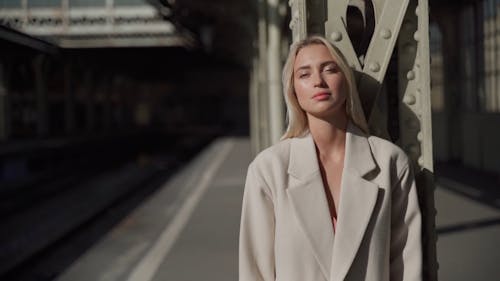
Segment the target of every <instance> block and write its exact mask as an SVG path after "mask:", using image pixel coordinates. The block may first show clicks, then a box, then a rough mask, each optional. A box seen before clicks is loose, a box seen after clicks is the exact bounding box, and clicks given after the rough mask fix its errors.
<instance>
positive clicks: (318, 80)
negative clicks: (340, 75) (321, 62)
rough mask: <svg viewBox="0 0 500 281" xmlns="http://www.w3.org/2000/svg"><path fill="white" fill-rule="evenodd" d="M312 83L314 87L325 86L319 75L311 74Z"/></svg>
mask: <svg viewBox="0 0 500 281" xmlns="http://www.w3.org/2000/svg"><path fill="white" fill-rule="evenodd" d="M313 83H314V86H315V87H322V86H324V85H325V80H324V79H323V75H321V73H314V74H313Z"/></svg>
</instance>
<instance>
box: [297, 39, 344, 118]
mask: <svg viewBox="0 0 500 281" xmlns="http://www.w3.org/2000/svg"><path fill="white" fill-rule="evenodd" d="M293 85H294V89H295V94H296V95H297V100H298V102H299V105H300V107H301V108H302V109H303V110H304V111H305V112H306V113H307V114H308V115H313V116H316V117H321V118H325V117H328V118H329V117H334V116H336V115H338V114H346V113H345V112H346V111H345V102H346V96H347V94H346V91H345V77H344V74H343V73H342V71H341V70H340V68H339V67H338V65H337V62H336V60H335V58H334V57H333V56H332V55H331V54H330V52H329V50H328V48H327V47H326V46H324V45H322V44H314V45H309V46H306V47H304V48H302V49H301V50H300V51H299V52H298V53H297V57H296V58H295V62H294V67H293Z"/></svg>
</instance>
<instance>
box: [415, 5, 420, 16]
mask: <svg viewBox="0 0 500 281" xmlns="http://www.w3.org/2000/svg"><path fill="white" fill-rule="evenodd" d="M419 13H420V7H419V6H417V7H415V15H416V16H418V14H419Z"/></svg>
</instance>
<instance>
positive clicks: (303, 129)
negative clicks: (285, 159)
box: [281, 35, 368, 139]
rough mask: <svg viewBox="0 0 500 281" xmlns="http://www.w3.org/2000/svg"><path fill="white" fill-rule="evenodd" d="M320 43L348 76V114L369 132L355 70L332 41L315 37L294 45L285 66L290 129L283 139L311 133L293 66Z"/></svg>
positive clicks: (284, 86)
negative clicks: (306, 50)
mask: <svg viewBox="0 0 500 281" xmlns="http://www.w3.org/2000/svg"><path fill="white" fill-rule="evenodd" d="M318 44H319V45H324V46H325V47H326V48H327V49H328V51H329V52H330V54H331V55H332V57H333V58H334V59H335V60H336V61H337V65H338V66H339V68H340V70H341V71H342V73H343V74H344V77H345V80H346V84H347V87H346V90H347V100H346V112H347V116H348V118H350V120H351V121H352V122H353V123H354V124H355V125H356V126H358V127H359V128H361V130H363V131H364V132H365V133H368V125H367V123H366V119H365V115H364V113H363V109H362V107H361V102H360V100H359V94H358V89H357V87H356V81H355V79H354V73H353V71H352V70H351V68H350V67H349V65H348V64H347V61H346V59H345V58H344V57H343V56H342V54H341V53H340V51H338V50H337V48H336V47H335V46H333V45H332V44H331V43H330V42H328V40H327V39H325V38H324V37H321V36H317V35H315V36H310V37H307V38H306V39H303V40H300V41H298V42H295V43H294V44H292V46H290V52H289V53H288V58H287V59H286V62H285V66H284V67H283V94H284V96H285V101H286V107H287V121H288V126H287V129H286V132H285V134H284V135H283V136H282V137H281V139H287V138H293V137H300V136H303V135H304V134H306V133H307V132H308V131H309V124H308V122H307V115H306V113H305V112H304V110H303V109H302V108H301V107H300V105H299V101H298V100H297V95H296V94H295V89H294V86H293V66H294V64H295V58H296V57H297V54H298V53H299V51H300V50H301V49H303V48H304V47H307V46H310V45H318Z"/></svg>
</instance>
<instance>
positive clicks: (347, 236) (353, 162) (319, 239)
mask: <svg viewBox="0 0 500 281" xmlns="http://www.w3.org/2000/svg"><path fill="white" fill-rule="evenodd" d="M289 161H290V162H289V166H288V173H289V174H290V176H291V177H290V183H289V188H288V190H287V193H288V196H289V198H290V201H291V205H292V210H293V212H294V215H295V217H296V218H297V221H298V224H299V226H300V227H301V229H302V231H303V233H304V235H305V237H306V240H307V242H308V244H309V246H310V247H311V249H312V251H313V253H314V256H315V258H316V260H317V262H318V264H319V266H320V268H321V271H322V273H323V274H324V276H325V279H326V280H332V281H335V280H343V279H344V278H345V276H346V274H347V272H348V271H349V268H350V266H351V264H352V262H353V260H354V258H355V256H356V253H357V251H358V248H359V246H360V244H361V241H362V239H363V235H364V232H365V229H366V226H367V225H368V223H369V222H370V217H371V213H372V210H373V207H374V206H375V203H376V200H377V195H378V186H377V185H376V184H374V183H372V182H370V181H369V180H366V179H365V178H363V177H364V176H366V175H367V174H369V173H370V172H373V171H376V169H377V166H376V163H375V161H374V159H373V157H372V154H371V149H370V145H369V143H368V139H367V137H366V136H365V134H364V133H363V132H362V131H361V130H360V129H359V128H357V127H356V126H354V125H353V124H351V123H349V125H348V128H347V135H346V154H345V158H344V171H343V173H342V183H341V195H340V208H339V210H338V222H337V232H336V234H335V235H334V233H333V225H332V222H331V219H330V211H329V209H328V202H327V199H326V195H325V190H324V186H323V181H322V178H321V173H320V171H319V165H318V160H317V156H316V149H315V144H314V140H313V138H312V136H311V135H310V134H308V135H306V136H304V137H302V138H294V139H293V140H292V142H291V146H290V160H289ZM334 241H335V242H334Z"/></svg>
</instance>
